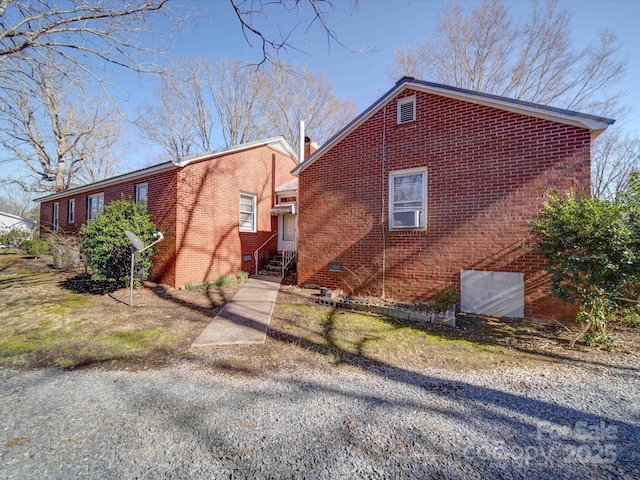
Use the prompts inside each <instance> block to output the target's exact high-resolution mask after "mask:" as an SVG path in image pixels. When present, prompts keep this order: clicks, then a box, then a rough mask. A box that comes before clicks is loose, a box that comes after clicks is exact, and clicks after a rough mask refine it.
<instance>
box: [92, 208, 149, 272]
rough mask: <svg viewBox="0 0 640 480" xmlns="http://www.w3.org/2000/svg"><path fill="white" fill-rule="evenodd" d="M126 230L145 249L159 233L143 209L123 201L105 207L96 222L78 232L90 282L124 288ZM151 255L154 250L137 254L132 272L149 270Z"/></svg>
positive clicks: (127, 265)
mask: <svg viewBox="0 0 640 480" xmlns="http://www.w3.org/2000/svg"><path fill="white" fill-rule="evenodd" d="M125 230H129V231H131V232H133V233H135V234H136V235H137V236H138V237H140V239H141V240H142V241H143V242H144V243H145V245H148V244H150V243H151V242H153V241H154V240H155V238H154V234H155V233H156V232H157V231H158V229H157V228H156V226H155V225H154V224H153V222H152V221H151V214H150V213H149V212H148V211H147V210H146V209H145V208H144V207H142V206H140V205H137V204H136V203H134V202H132V201H131V200H125V199H124V198H121V199H120V200H116V201H113V202H109V203H108V204H106V205H105V206H104V210H103V211H102V212H101V213H100V215H98V217H97V218H95V219H92V220H89V221H87V222H86V223H85V224H84V225H83V226H82V228H81V229H80V235H81V237H82V249H83V251H84V253H85V254H86V256H87V263H88V264H89V267H90V268H91V270H92V275H91V278H92V279H93V280H97V281H106V282H114V283H117V284H122V285H125V284H126V282H127V280H128V278H129V273H130V266H131V243H130V242H129V239H128V238H127V237H126V235H125V233H124V231H125ZM153 253H154V251H153V249H149V250H145V251H144V252H142V253H139V252H138V253H136V254H135V267H134V268H135V270H136V271H145V270H147V269H149V267H150V266H151V257H152V255H153Z"/></svg>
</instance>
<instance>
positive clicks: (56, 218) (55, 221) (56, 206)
mask: <svg viewBox="0 0 640 480" xmlns="http://www.w3.org/2000/svg"><path fill="white" fill-rule="evenodd" d="M51 220H52V222H51V229H52V230H53V232H54V233H55V232H57V231H58V227H59V226H60V203H58V202H53V212H52V219H51Z"/></svg>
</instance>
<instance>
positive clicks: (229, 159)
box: [36, 137, 297, 288]
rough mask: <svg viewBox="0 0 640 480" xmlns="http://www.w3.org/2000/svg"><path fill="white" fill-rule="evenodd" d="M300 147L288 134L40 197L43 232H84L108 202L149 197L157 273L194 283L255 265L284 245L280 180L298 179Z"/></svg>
mask: <svg viewBox="0 0 640 480" xmlns="http://www.w3.org/2000/svg"><path fill="white" fill-rule="evenodd" d="M296 163H297V162H296V155H295V153H294V152H293V150H292V149H291V147H290V146H289V145H288V144H287V142H286V141H285V140H284V138H282V137H273V138H268V139H266V140H261V141H256V142H251V143H245V144H243V145H237V146H233V147H228V148H223V149H220V150H216V151H212V152H205V153H202V154H198V155H193V156H190V157H186V158H183V159H181V160H180V161H179V162H165V163H161V164H159V165H155V166H152V167H149V168H144V169H141V170H137V171H134V172H131V173H127V174H124V175H120V176H117V177H114V178H110V179H107V180H102V181H99V182H96V183H92V184H90V185H84V186H82V187H78V188H73V189H70V190H67V191H64V192H59V193H55V194H52V195H48V196H46V197H42V198H39V199H37V200H36V201H38V202H40V229H41V233H42V234H45V233H48V232H51V231H53V232H61V233H76V232H78V230H79V229H80V227H81V226H82V225H83V224H84V222H85V221H86V220H87V219H89V218H93V217H94V216H96V215H98V214H99V212H100V211H101V210H102V208H103V206H104V204H105V203H108V202H110V201H113V200H117V199H120V198H121V197H123V196H124V197H125V198H130V199H133V200H135V201H136V202H139V203H144V204H146V206H147V208H148V209H149V211H150V212H151V214H152V219H153V221H154V223H155V224H156V225H157V226H158V228H159V229H161V230H162V231H163V233H164V236H165V240H164V241H163V242H161V243H159V244H158V246H157V250H158V254H157V255H156V256H155V257H154V261H153V262H154V264H153V268H152V270H151V272H150V274H151V278H152V279H153V280H155V281H157V282H158V283H162V284H165V285H169V286H171V287H174V288H180V287H182V286H184V285H185V284H187V283H191V282H193V283H198V282H205V281H210V280H215V279H217V278H220V277H222V276H227V275H237V274H238V273H239V272H240V271H241V270H244V271H248V272H251V273H253V271H254V269H255V264H254V256H253V254H254V252H255V251H256V249H257V248H258V247H260V246H261V245H262V244H263V243H264V242H267V244H266V245H264V246H263V248H262V249H261V250H260V257H261V258H262V256H263V255H264V254H265V253H267V252H270V251H275V250H276V249H277V242H276V240H277V239H276V238H275V237H273V235H274V233H275V232H276V229H277V223H278V218H277V216H275V215H274V216H272V215H271V209H272V208H273V207H274V206H275V203H276V200H277V197H276V188H277V187H278V186H280V185H282V184H286V183H287V182H290V181H291V180H292V179H294V177H292V175H291V174H290V171H291V169H292V168H293V167H295V166H296Z"/></svg>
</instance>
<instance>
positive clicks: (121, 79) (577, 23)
mask: <svg viewBox="0 0 640 480" xmlns="http://www.w3.org/2000/svg"><path fill="white" fill-rule="evenodd" d="M334 3H335V5H336V6H337V7H338V11H337V12H336V13H335V14H331V15H329V16H328V17H327V18H328V20H329V21H330V26H331V27H332V28H333V29H334V30H335V32H336V34H337V36H338V37H339V39H340V40H341V41H342V42H343V43H344V44H346V45H348V46H349V47H351V49H353V50H362V51H365V52H368V53H353V52H351V51H349V50H346V49H344V48H342V47H340V46H339V45H336V44H335V43H331V45H330V46H329V45H328V43H327V39H326V36H325V35H324V34H323V33H322V32H321V31H320V29H319V28H317V27H316V26H312V27H311V28H309V29H307V23H308V16H307V17H305V16H304V15H303V16H296V15H294V14H286V13H285V12H282V11H281V9H276V10H274V12H276V13H274V14H273V16H271V17H270V18H268V19H266V21H267V25H268V28H270V29H274V28H281V29H282V31H290V30H291V29H292V28H294V27H296V25H297V28H296V29H295V31H294V34H293V35H292V37H291V42H292V43H293V44H294V45H295V46H296V47H298V48H299V49H300V50H302V52H298V51H295V50H289V51H286V52H282V53H281V56H282V58H284V59H286V60H289V61H291V62H294V63H299V62H304V63H306V64H307V65H308V66H309V67H311V68H312V69H313V70H314V71H316V72H320V71H323V72H325V73H326V75H327V77H328V78H329V79H331V81H332V82H333V84H334V88H335V91H336V94H337V96H338V97H340V98H350V99H352V100H354V101H355V102H356V104H357V106H358V111H362V110H364V109H365V108H367V107H368V106H369V105H370V104H371V103H372V102H373V101H375V100H376V99H377V98H378V97H379V96H380V95H381V94H382V93H384V92H385V91H387V90H388V89H389V88H391V86H392V85H393V83H394V81H395V80H396V79H391V78H389V76H388V73H387V72H388V69H389V68H390V67H391V66H392V65H393V62H394V56H393V53H394V50H395V49H396V48H398V47H400V46H401V45H402V44H403V43H405V44H408V45H415V44H418V43H420V42H423V41H425V40H426V39H427V38H429V37H430V36H431V34H432V32H434V30H435V28H436V25H437V21H438V12H439V10H440V9H441V8H442V7H443V5H445V4H446V1H442V0H411V1H409V0H360V4H359V7H358V9H357V11H355V10H353V9H352V4H351V1H350V0H334ZM460 3H461V4H462V5H463V6H467V5H469V4H477V3H478V2H477V1H471V2H465V1H464V0H461V1H460ZM178 5H179V6H178V7H177V8H178V10H177V11H178V12H179V13H181V14H184V16H185V18H186V17H187V16H189V17H190V19H189V20H188V21H187V25H188V26H189V28H188V29H187V30H186V31H183V32H175V33H174V34H173V35H172V36H162V37H161V38H160V39H159V42H160V43H163V42H168V43H170V44H171V46H172V47H171V50H170V51H169V52H168V53H167V54H166V56H165V57H164V58H163V61H167V60H169V59H171V58H187V57H193V56H195V57H202V58H208V59H210V60H211V61H212V62H214V61H215V60H216V59H218V58H234V59H247V60H253V61H255V60H258V59H260V55H261V53H260V51H259V49H257V48H251V47H250V46H249V45H248V44H247V43H246V41H245V40H244V38H243V36H242V33H241V30H240V26H239V23H238V21H237V19H236V18H235V15H234V12H233V10H232V8H231V6H230V5H229V2H228V1H227V0H211V1H209V0H192V1H191V5H192V6H193V7H195V8H197V9H198V10H200V11H201V14H200V18H199V19H197V21H194V20H193V19H192V18H191V17H192V15H193V12H192V11H191V9H190V8H189V7H188V6H185V5H188V4H186V3H185V4H178ZM507 5H508V7H509V8H510V10H511V11H512V12H513V14H514V15H515V16H516V17H517V18H522V16H523V15H526V14H527V13H528V11H529V9H530V2H529V1H507ZM559 5H560V7H561V8H566V9H568V10H569V12H570V13H571V15H572V30H573V32H574V38H573V40H574V43H575V45H576V46H577V47H582V46H585V45H586V44H588V43H589V42H592V41H594V40H596V38H597V33H598V31H599V30H600V29H603V28H606V29H609V30H611V31H612V32H614V33H615V34H616V35H617V37H618V39H619V40H620V41H621V43H622V44H623V50H624V52H625V53H626V54H627V55H628V56H629V63H628V72H627V77H626V79H625V81H624V82H623V83H622V84H621V88H622V89H623V90H626V92H627V95H626V97H625V100H626V102H627V103H628V105H629V106H630V107H631V109H632V112H631V113H630V114H629V115H628V117H627V118H626V119H624V121H622V122H620V125H621V126H624V127H625V128H628V129H631V130H635V131H637V132H640V92H638V88H637V86H638V83H639V80H640V48H639V47H640V28H638V26H637V22H638V20H640V0H618V1H606V2H605V1H595V0H594V1H585V0H559ZM174 8H176V7H174ZM158 28H159V29H161V28H162V26H161V25H158ZM271 31H273V30H271ZM150 40H152V39H150ZM150 46H152V45H150ZM106 71H111V75H112V78H111V82H112V85H113V90H112V93H113V94H114V97H115V98H116V99H117V101H118V102H119V104H120V106H121V108H122V109H123V110H124V111H125V112H128V113H129V114H130V116H131V117H132V118H133V116H134V114H135V112H136V111H138V110H139V107H140V104H142V103H148V102H150V101H152V98H153V97H152V95H151V93H152V92H153V86H154V80H152V79H139V78H136V77H135V76H134V75H133V74H131V73H127V72H123V71H121V70H117V69H114V68H111V67H107V70H106ZM424 80H431V79H429V78H426V79H424ZM587 113H588V112H587ZM130 133H131V137H132V143H133V144H134V145H135V147H133V148H131V149H130V151H129V154H128V155H127V158H126V159H125V160H124V161H123V165H122V168H123V170H124V171H130V170H134V169H136V168H140V167H142V166H146V165H148V164H150V163H155V162H156V161H157V158H156V157H155V155H154V153H153V152H154V148H153V147H152V146H150V145H145V144H144V143H142V141H141V140H140V139H139V133H138V132H137V131H136V130H135V129H133V128H132V129H131V132H130ZM216 143H217V144H218V145H219V146H223V141H222V138H219V141H218V142H216Z"/></svg>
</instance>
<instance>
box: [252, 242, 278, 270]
mask: <svg viewBox="0 0 640 480" xmlns="http://www.w3.org/2000/svg"><path fill="white" fill-rule="evenodd" d="M277 236H278V232H276V233H274V234H273V235H271V236H270V237H269V238H267V240H266V241H265V242H264V243H263V244H262V245H260V246H259V247H258V248H256V251H255V252H253V263H254V264H255V266H256V273H255V274H256V275H257V274H258V252H259V251H260V249H261V248H262V247H264V246H265V245H266V244H267V243H269V242H270V241H271V239H272V238H273V237H277Z"/></svg>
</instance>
